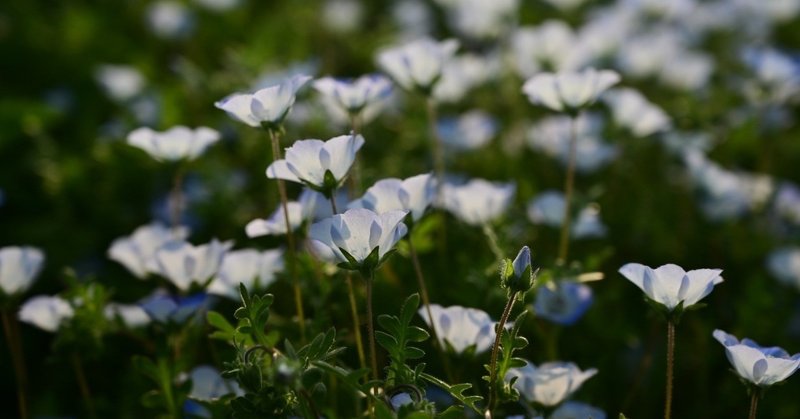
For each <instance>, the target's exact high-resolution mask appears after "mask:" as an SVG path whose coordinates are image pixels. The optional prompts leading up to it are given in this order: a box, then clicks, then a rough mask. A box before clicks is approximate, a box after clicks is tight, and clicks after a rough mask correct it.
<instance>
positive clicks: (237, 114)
mask: <svg viewBox="0 0 800 419" xmlns="http://www.w3.org/2000/svg"><path fill="white" fill-rule="evenodd" d="M309 80H311V77H309V76H305V75H295V76H293V77H291V78H289V79H286V80H284V81H283V82H282V83H281V84H279V85H274V86H269V87H265V88H263V89H261V90H258V91H257V92H255V93H253V94H234V95H231V96H228V97H227V98H225V99H222V100H220V101H218V102H217V103H215V104H214V106H216V107H217V108H219V109H222V110H223V111H225V112H228V114H230V115H231V116H232V117H233V118H235V119H237V120H239V121H241V122H243V123H245V124H247V125H250V126H251V127H264V126H267V127H268V128H274V127H275V126H278V125H280V124H281V123H282V122H283V120H284V119H285V118H286V115H287V114H288V113H289V111H290V110H291V109H292V105H294V101H295V95H296V94H297V91H298V90H300V88H301V87H303V86H304V85H305V84H306V83H308V81H309Z"/></svg>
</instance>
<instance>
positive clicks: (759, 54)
mask: <svg viewBox="0 0 800 419" xmlns="http://www.w3.org/2000/svg"><path fill="white" fill-rule="evenodd" d="M741 55H742V60H743V61H744V62H745V64H747V66H748V67H750V69H751V70H752V71H753V73H754V76H755V78H756V80H755V81H754V82H755V83H748V84H745V85H744V87H745V94H746V95H747V96H748V98H749V99H751V100H752V101H753V102H755V103H761V102H764V101H766V102H773V103H781V102H785V101H787V100H790V99H793V98H796V97H797V95H798V93H800V65H798V64H797V63H796V62H795V61H794V60H793V59H792V57H791V56H789V55H787V54H784V53H782V52H780V51H777V50H774V49H769V48H762V49H755V48H748V49H746V50H744V51H743V52H742V54H741Z"/></svg>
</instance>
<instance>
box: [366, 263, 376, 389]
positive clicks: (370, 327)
mask: <svg viewBox="0 0 800 419" xmlns="http://www.w3.org/2000/svg"><path fill="white" fill-rule="evenodd" d="M366 280H367V331H368V332H369V358H370V359H369V361H370V364H371V366H372V378H373V379H375V380H377V379H378V356H377V355H376V353H375V325H374V324H373V321H372V283H373V282H374V280H375V271H373V270H370V273H369V277H368V278H366Z"/></svg>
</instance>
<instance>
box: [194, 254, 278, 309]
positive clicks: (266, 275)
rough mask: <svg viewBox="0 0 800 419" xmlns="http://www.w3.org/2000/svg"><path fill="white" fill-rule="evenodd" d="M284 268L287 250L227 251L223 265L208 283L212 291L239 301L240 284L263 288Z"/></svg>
mask: <svg viewBox="0 0 800 419" xmlns="http://www.w3.org/2000/svg"><path fill="white" fill-rule="evenodd" d="M281 271H283V250H281V249H272V250H265V251H263V252H261V251H258V250H255V249H241V250H234V251H231V252H228V253H226V254H225V257H224V258H223V259H222V266H220V268H219V272H218V273H217V276H216V277H215V278H214V280H213V281H211V283H210V284H209V285H208V293H209V294H216V295H221V296H223V297H227V298H230V299H233V300H236V301H238V300H239V284H244V285H245V286H246V287H247V289H248V290H250V291H254V290H263V289H264V288H266V287H267V286H268V285H269V284H271V283H272V282H274V281H275V275H276V274H277V273H278V272H281Z"/></svg>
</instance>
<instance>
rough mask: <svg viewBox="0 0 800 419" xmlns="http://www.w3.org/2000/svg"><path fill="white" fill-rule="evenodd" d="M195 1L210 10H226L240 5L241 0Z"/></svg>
mask: <svg viewBox="0 0 800 419" xmlns="http://www.w3.org/2000/svg"><path fill="white" fill-rule="evenodd" d="M194 2H195V3H197V4H199V5H200V6H202V7H205V8H206V9H208V10H213V11H215V12H224V11H227V10H231V9H233V8H236V7H237V6H239V3H240V0H194Z"/></svg>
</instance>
